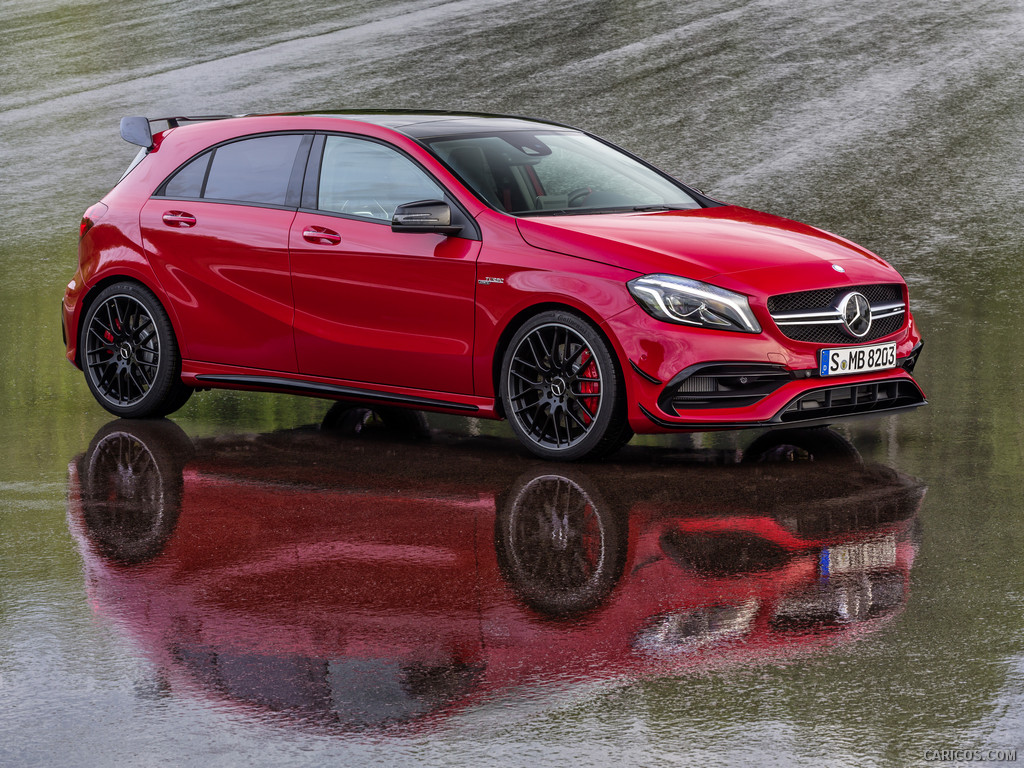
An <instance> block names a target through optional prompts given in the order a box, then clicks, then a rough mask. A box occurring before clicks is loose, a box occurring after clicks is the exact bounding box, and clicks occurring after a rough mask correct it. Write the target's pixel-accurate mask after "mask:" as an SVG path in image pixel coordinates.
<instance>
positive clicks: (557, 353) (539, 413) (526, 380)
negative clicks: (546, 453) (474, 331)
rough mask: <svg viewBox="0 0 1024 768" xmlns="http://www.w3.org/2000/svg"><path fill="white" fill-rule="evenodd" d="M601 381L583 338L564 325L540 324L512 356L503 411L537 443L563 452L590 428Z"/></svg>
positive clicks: (596, 366)
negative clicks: (506, 409)
mask: <svg viewBox="0 0 1024 768" xmlns="http://www.w3.org/2000/svg"><path fill="white" fill-rule="evenodd" d="M602 384H603V377H602V374H601V367H600V364H599V363H598V361H597V358H596V357H595V356H594V353H593V351H592V350H591V348H590V344H589V343H588V342H587V341H586V339H584V338H583V337H582V336H581V335H580V334H579V333H577V332H576V331H574V330H573V329H572V328H569V327H567V326H564V325H559V324H550V325H542V326H540V327H539V328H536V329H534V330H533V331H531V332H530V333H528V334H527V335H526V336H525V337H524V338H523V340H522V341H520V342H519V346H517V347H516V349H515V351H514V353H513V355H512V364H511V365H510V367H509V371H508V382H507V386H508V393H509V400H510V404H511V406H512V408H511V411H512V412H511V414H509V415H510V417H512V418H514V419H516V421H517V422H518V423H519V425H520V426H521V427H522V429H523V431H524V432H525V433H526V434H527V435H528V436H529V438H530V439H531V440H533V441H534V442H535V443H537V444H538V445H541V446H543V447H545V448H549V449H553V450H565V449H567V448H571V447H573V446H574V445H577V444H578V443H579V442H580V441H581V440H584V439H585V438H586V437H587V436H588V435H589V434H590V433H591V431H592V430H593V428H594V422H595V419H596V417H597V414H598V412H599V411H600V408H601V398H602V397H603V386H602Z"/></svg>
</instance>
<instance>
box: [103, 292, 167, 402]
mask: <svg viewBox="0 0 1024 768" xmlns="http://www.w3.org/2000/svg"><path fill="white" fill-rule="evenodd" d="M85 361H86V368H87V369H88V371H89V376H90V378H91V380H92V383H93V385H94V386H95V387H96V391H97V392H99V393H100V395H102V397H103V398H104V399H106V400H107V401H108V402H110V403H113V404H114V405H119V406H130V405H134V404H135V403H138V402H139V401H140V400H142V398H144V397H145V396H146V394H147V393H148V392H149V390H150V388H151V387H152V386H153V382H154V381H155V380H156V374H157V369H158V368H159V366H160V338H159V336H158V335H157V330H156V323H155V322H154V321H153V316H152V315H151V314H150V313H149V310H147V309H146V307H145V306H144V305H143V304H142V303H141V302H139V301H138V300H137V299H135V298H133V297H131V296H126V295H123V294H121V295H118V296H111V297H110V298H109V299H107V300H106V301H104V302H103V303H102V304H101V305H100V306H99V307H98V308H97V309H96V312H95V313H93V315H92V320H91V321H90V322H89V327H88V329H87V331H86V342H85Z"/></svg>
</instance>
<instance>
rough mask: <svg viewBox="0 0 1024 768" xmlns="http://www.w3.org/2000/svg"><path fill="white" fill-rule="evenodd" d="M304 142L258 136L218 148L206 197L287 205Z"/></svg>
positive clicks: (205, 192)
mask: <svg viewBox="0 0 1024 768" xmlns="http://www.w3.org/2000/svg"><path fill="white" fill-rule="evenodd" d="M301 142H302V136H298V135H292V136H258V137H256V138H253V139H245V140H243V141H236V142H232V143H231V144H224V145H223V146H220V147H217V149H215V150H214V152H213V162H212V164H211V166H210V174H209V177H208V178H207V180H206V189H205V191H204V192H203V197H204V198H208V199H214V200H238V201H241V202H247V203H264V204H267V205H285V198H286V197H287V193H288V180H289V178H290V176H291V173H292V167H293V166H294V164H295V153H296V152H297V151H298V149H299V144H300V143H301ZM184 170H185V169H182V171H184ZM168 186H170V185H168Z"/></svg>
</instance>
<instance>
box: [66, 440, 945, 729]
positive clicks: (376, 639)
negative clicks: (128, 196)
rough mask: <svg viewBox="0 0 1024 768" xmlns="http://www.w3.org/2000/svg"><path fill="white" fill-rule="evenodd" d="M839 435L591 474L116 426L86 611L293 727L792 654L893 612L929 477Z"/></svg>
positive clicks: (87, 459)
mask: <svg viewBox="0 0 1024 768" xmlns="http://www.w3.org/2000/svg"><path fill="white" fill-rule="evenodd" d="M810 432H813V433H818V434H808V433H810ZM822 433H823V434H822ZM828 437H831V438H832V440H833V441H837V440H838V436H837V435H835V434H834V433H831V434H830V433H826V432H825V431H824V430H813V431H810V430H808V431H804V434H803V435H799V434H795V435H793V437H792V438H790V439H789V443H788V444H786V443H782V444H778V445H775V446H765V445H764V443H763V442H762V443H755V444H754V445H753V446H751V448H750V449H748V450H747V451H746V452H745V454H744V457H743V459H744V461H743V463H737V461H736V457H735V455H734V454H735V452H732V453H733V455H731V456H730V452H725V451H723V452H714V451H694V453H693V455H692V456H689V457H687V456H682V455H680V453H678V452H677V451H664V450H662V451H655V450H652V451H649V452H643V451H641V450H640V449H639V448H636V449H633V448H631V449H629V450H627V451H624V452H623V453H622V454H620V457H617V459H621V461H616V462H615V463H611V462H609V463H606V464H604V465H602V466H601V468H600V471H593V470H590V471H588V470H587V469H586V468H581V467H571V468H566V467H561V468H559V467H554V468H553V467H551V466H550V465H547V464H544V465H542V464H540V463H538V462H536V461H533V460H528V459H525V458H523V457H519V456H516V455H514V453H513V452H512V451H509V450H508V449H507V446H505V445H501V444H500V442H501V441H490V440H485V441H481V440H479V439H477V440H472V439H458V438H453V437H451V436H447V437H446V436H444V435H439V436H435V438H434V439H433V440H430V441H418V442H417V443H415V444H414V443H408V442H406V443H401V442H397V441H394V440H380V439H373V438H372V437H371V438H369V439H365V440H364V439H354V440H339V439H338V437H337V435H336V434H330V433H327V432H324V431H315V430H293V431H282V432H275V433H272V434H268V435H257V436H251V435H250V436H244V435H220V436H217V437H214V438H205V439H199V440H195V441H193V440H190V439H189V438H188V437H187V436H186V435H185V434H184V433H183V432H182V431H181V430H180V429H177V427H176V426H175V425H174V424H172V423H170V422H166V421H144V422H139V421H135V422H125V421H115V422H112V423H111V424H108V425H107V426H105V427H103V428H102V429H101V430H100V431H99V432H98V433H97V435H96V436H95V438H94V439H93V440H92V443H91V445H90V446H89V449H88V450H87V451H86V453H85V454H84V455H82V456H80V457H77V458H76V459H74V460H73V461H72V462H71V465H70V468H69V469H70V480H69V491H68V520H69V525H70V528H71V531H72V532H73V534H74V536H75V537H76V540H77V541H78V544H79V547H80V551H81V553H82V557H83V561H84V565H85V577H86V579H85V580H86V590H87V594H88V596H89V600H90V604H91V605H92V607H93V609H94V611H95V612H96V614H97V616H99V617H101V618H102V619H103V620H104V621H105V623H109V624H111V625H114V626H118V627H120V628H121V629H123V631H124V632H125V633H126V634H127V635H128V636H130V637H132V638H133V639H134V640H135V642H136V643H137V644H138V646H139V648H140V650H141V651H142V652H143V653H144V654H145V656H146V657H147V658H148V659H149V660H150V662H151V663H152V666H153V668H154V671H155V676H156V677H157V679H159V680H160V681H161V684H162V685H163V686H164V688H163V690H164V691H165V692H169V693H171V694H172V695H174V696H176V697H181V696H186V697H189V696H194V697H197V698H199V699H201V700H210V701H213V702H218V704H225V705H227V706H229V707H231V708H232V709H234V708H236V707H237V708H240V709H241V710H242V711H243V712H245V713H249V714H255V715H257V716H258V717H260V718H270V719H271V720H273V721H278V722H282V723H286V724H302V725H305V726H313V727H319V726H327V727H329V728H332V729H334V728H337V729H340V730H346V731H347V730H353V729H367V728H374V729H376V728H390V727H396V726H398V727H402V728H412V729H420V728H430V727H433V726H436V725H438V724H440V723H441V722H442V721H443V720H444V719H445V718H447V717H450V716H451V715H453V714H454V713H457V712H460V711H469V710H474V709H477V708H480V707H484V706H486V705H488V704H493V703H495V702H497V703H500V704H501V705H509V704H516V703H518V704H522V703H523V702H524V701H545V700H548V699H550V698H552V697H557V696H559V695H560V694H561V693H562V692H570V693H573V694H575V693H577V692H578V691H580V690H581V689H582V690H586V689H587V688H588V687H589V686H592V685H594V684H603V683H607V682H616V681H627V682H628V681H633V680H636V679H638V678H649V677H658V676H677V675H680V674H686V673H689V672H691V671H696V672H706V671H708V670H713V669H717V668H723V667H747V666H750V665H755V664H763V663H768V664H777V663H779V662H780V661H783V660H788V659H793V658H800V657H802V656H804V655H806V654H811V653H818V652H821V651H822V650H825V649H828V648H830V647H832V646H834V645H837V644H841V643H844V642H847V641H850V640H852V639H855V638H862V637H864V636H866V635H868V634H870V633H871V632H874V631H876V630H878V629H879V628H880V627H882V626H885V625H886V624H887V623H888V622H890V621H892V620H893V619H895V618H896V617H897V616H899V615H900V613H901V612H902V611H903V609H904V607H905V605H906V604H907V601H908V599H909V595H910V572H911V568H912V566H913V562H914V558H915V554H916V551H917V546H918V541H919V537H920V530H919V528H920V523H919V519H918V509H919V507H920V505H921V502H922V499H923V497H924V494H925V488H924V487H923V486H922V485H921V483H920V482H918V481H916V480H914V479H913V478H910V477H908V476H906V475H903V474H900V473H897V472H895V471H893V470H891V469H889V468H887V467H884V466H881V465H873V464H863V463H861V462H859V461H858V460H857V459H856V458H855V457H853V456H851V457H849V458H848V460H846V461H845V462H842V463H836V462H835V461H828V456H822V451H825V452H826V453H831V454H833V457H835V455H836V453H837V451H838V450H839V449H840V448H841V446H838V445H829V444H828V442H827V440H826V438H828ZM808 441H810V442H808ZM496 443H498V444H496ZM794 449H798V450H804V451H806V452H807V453H809V454H810V455H812V456H813V457H814V459H815V460H814V461H792V460H789V459H790V458H791V452H792V451H793V450H794ZM851 450H852V449H851ZM839 455H840V456H842V454H839ZM759 456H763V457H764V458H765V459H766V461H765V462H764V463H762V462H760V461H756V459H757V458H758V457H759ZM752 459H755V460H754V461H752Z"/></svg>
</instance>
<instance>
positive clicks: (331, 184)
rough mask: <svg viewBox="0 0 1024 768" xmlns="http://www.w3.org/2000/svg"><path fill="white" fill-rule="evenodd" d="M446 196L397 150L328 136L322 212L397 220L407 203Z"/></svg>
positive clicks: (319, 203) (323, 164)
mask: <svg viewBox="0 0 1024 768" xmlns="http://www.w3.org/2000/svg"><path fill="white" fill-rule="evenodd" d="M444 197H445V193H444V190H442V189H441V187H440V186H438V184H437V183H436V182H435V181H434V180H433V179H431V178H430V177H429V176H428V175H427V174H426V173H425V172H424V171H423V170H422V169H421V168H420V167H419V166H418V165H416V164H415V163H414V162H412V161H411V160H410V159H409V158H407V157H405V155H403V154H401V153H400V152H398V151H397V150H394V149H391V148H389V147H386V146H384V145H383V144H378V143H376V142H373V141H365V140H363V139H354V138H350V137H347V136H328V137H327V139H326V141H325V142H324V154H323V160H322V162H321V164H320V186H319V195H318V200H317V208H319V209H320V210H321V211H329V212H332V213H346V214H349V215H351V216H365V217H367V218H371V219H377V220H380V221H391V217H392V215H393V214H394V212H395V208H397V207H398V206H399V205H401V204H402V203H411V202H414V201H416V200H443V199H444Z"/></svg>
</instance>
